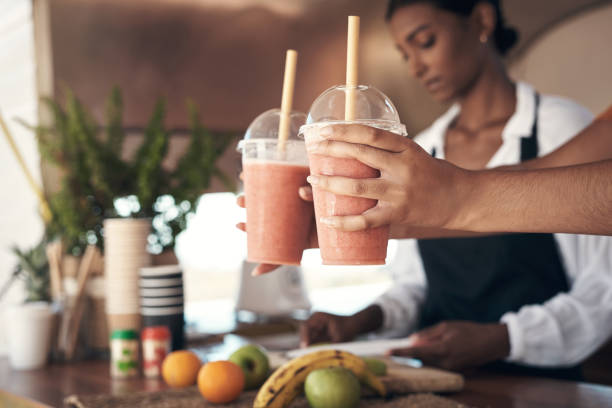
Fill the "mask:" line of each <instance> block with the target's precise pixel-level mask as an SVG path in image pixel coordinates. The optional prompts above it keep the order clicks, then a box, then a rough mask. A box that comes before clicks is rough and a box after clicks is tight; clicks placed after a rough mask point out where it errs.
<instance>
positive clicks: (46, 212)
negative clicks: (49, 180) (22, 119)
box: [0, 112, 51, 224]
mask: <svg viewBox="0 0 612 408" xmlns="http://www.w3.org/2000/svg"><path fill="white" fill-rule="evenodd" d="M0 128H2V131H3V132H4V136H6V140H7V141H8V144H9V146H11V150H13V154H14V155H15V158H17V162H19V165H20V166H21V170H23V173H24V174H25V177H26V179H27V180H28V183H29V184H30V187H31V188H32V190H33V191H34V194H36V196H37V197H38V202H39V204H40V212H41V215H42V217H43V220H44V221H45V224H48V223H49V221H51V210H50V209H49V204H48V203H47V200H46V199H45V195H44V194H43V192H42V189H41V188H40V187H39V186H38V184H36V181H34V177H32V173H30V171H29V170H28V166H27V165H26V162H25V160H24V159H23V156H22V155H21V152H20V151H19V148H18V147H17V144H16V143H15V139H14V138H13V135H12V134H11V132H10V131H9V129H8V126H7V125H6V122H5V121H4V118H3V117H2V113H1V112H0Z"/></svg>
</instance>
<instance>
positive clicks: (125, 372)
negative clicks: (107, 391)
mask: <svg viewBox="0 0 612 408" xmlns="http://www.w3.org/2000/svg"><path fill="white" fill-rule="evenodd" d="M110 340H111V344H110V348H111V376H112V377H113V378H132V377H136V376H138V360H139V359H138V334H136V332H135V331H134V330H114V331H113V333H112V334H111V338H110Z"/></svg>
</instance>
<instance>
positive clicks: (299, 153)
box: [238, 109, 313, 265]
mask: <svg viewBox="0 0 612 408" xmlns="http://www.w3.org/2000/svg"><path fill="white" fill-rule="evenodd" d="M305 120H306V115H305V114H303V113H300V112H292V113H291V116H290V122H291V123H290V130H289V138H288V140H287V141H286V142H285V143H284V149H279V145H278V144H279V141H278V125H279V121H280V110H279V109H271V110H269V111H266V112H264V113H262V114H261V115H259V116H258V117H257V118H256V119H255V120H254V121H253V123H251V125H250V126H249V128H248V129H247V131H246V134H245V137H244V139H243V140H241V141H240V143H239V144H238V150H239V151H241V152H242V167H243V172H244V174H243V179H244V192H245V196H246V197H245V198H246V211H247V251H248V255H247V257H248V260H249V261H251V262H259V263H270V264H277V265H299V264H300V262H301V260H302V252H303V250H304V248H306V246H307V243H308V234H309V232H310V227H311V225H310V224H311V220H312V213H313V210H312V205H311V204H310V203H308V202H305V201H304V200H302V199H301V198H300V196H299V194H298V190H299V188H300V187H302V186H305V185H307V184H308V183H307V182H306V177H308V175H309V174H310V170H309V167H308V156H307V154H306V147H305V144H304V141H303V140H301V139H299V138H298V137H297V134H298V130H299V128H300V126H301V125H303V124H304V122H305Z"/></svg>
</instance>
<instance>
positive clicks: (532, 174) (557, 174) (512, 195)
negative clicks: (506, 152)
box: [444, 160, 612, 235]
mask: <svg viewBox="0 0 612 408" xmlns="http://www.w3.org/2000/svg"><path fill="white" fill-rule="evenodd" d="M464 181H465V183H466V184H467V185H468V186H469V188H467V189H463V190H462V193H460V194H459V195H458V196H457V197H454V199H455V200H456V202H457V205H458V208H457V211H454V212H453V214H450V220H449V222H448V224H447V225H445V226H444V227H445V228H448V229H456V230H470V231H477V232H500V231H505V232H567V233H585V234H600V235H612V160H607V161H605V162H599V163H591V164H585V165H580V166H572V167H563V168H554V169H545V170H530V171H501V170H490V171H481V172H470V173H468V174H467V176H466V179H465V180H464Z"/></svg>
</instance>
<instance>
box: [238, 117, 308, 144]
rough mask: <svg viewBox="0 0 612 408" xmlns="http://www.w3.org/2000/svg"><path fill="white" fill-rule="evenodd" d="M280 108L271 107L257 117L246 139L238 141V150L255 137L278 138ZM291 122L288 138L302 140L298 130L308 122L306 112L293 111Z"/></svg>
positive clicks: (247, 132)
mask: <svg viewBox="0 0 612 408" xmlns="http://www.w3.org/2000/svg"><path fill="white" fill-rule="evenodd" d="M280 117H281V111H280V109H270V110H268V111H265V112H264V113H262V114H261V115H259V116H258V117H256V118H255V120H254V121H253V122H251V124H250V125H249V128H248V129H247V131H246V133H245V134H244V139H243V140H241V141H240V143H238V150H240V149H242V148H243V146H244V143H245V142H247V141H249V140H255V139H278V125H279V123H280ZM290 121H291V124H290V126H289V137H288V139H287V140H300V139H299V138H298V132H299V130H300V126H302V125H303V124H304V123H305V122H306V114H304V113H302V112H296V111H293V112H291V115H290Z"/></svg>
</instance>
